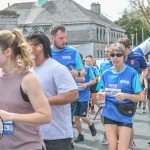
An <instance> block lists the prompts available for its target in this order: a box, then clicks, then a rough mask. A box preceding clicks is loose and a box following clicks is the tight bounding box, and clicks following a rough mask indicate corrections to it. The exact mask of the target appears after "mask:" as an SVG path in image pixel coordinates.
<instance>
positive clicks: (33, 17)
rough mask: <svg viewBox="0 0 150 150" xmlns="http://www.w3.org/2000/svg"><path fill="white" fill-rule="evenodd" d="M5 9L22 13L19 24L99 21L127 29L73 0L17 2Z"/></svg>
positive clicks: (119, 28) (102, 23)
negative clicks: (38, 2)
mask: <svg viewBox="0 0 150 150" xmlns="http://www.w3.org/2000/svg"><path fill="white" fill-rule="evenodd" d="M5 10H11V11H17V14H20V16H19V18H18V25H24V24H26V25H29V24H37V25H39V24H44V25H46V24H53V23H63V24H74V23H97V24H101V25H104V26H107V25H108V26H112V27H113V28H117V29H118V30H121V31H125V30H123V29H122V28H121V27H120V26H117V25H116V24H115V23H114V22H112V21H111V20H109V19H108V18H106V17H104V16H103V15H102V14H97V13H95V12H93V11H92V10H88V9H85V8H84V7H82V6H81V5H79V4H78V3H76V2H74V1H72V0H51V1H47V2H46V3H45V4H44V5H42V6H39V5H38V4H37V2H24V3H15V4H13V5H11V6H9V7H7V8H6V9H5Z"/></svg>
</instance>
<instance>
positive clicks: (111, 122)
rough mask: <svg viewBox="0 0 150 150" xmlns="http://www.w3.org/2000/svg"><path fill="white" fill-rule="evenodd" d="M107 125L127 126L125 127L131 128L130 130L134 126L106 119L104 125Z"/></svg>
mask: <svg viewBox="0 0 150 150" xmlns="http://www.w3.org/2000/svg"><path fill="white" fill-rule="evenodd" d="M105 124H116V125H117V126H125V127H129V128H132V126H133V123H126V122H119V121H114V120H111V119H109V118H106V117H104V125H105Z"/></svg>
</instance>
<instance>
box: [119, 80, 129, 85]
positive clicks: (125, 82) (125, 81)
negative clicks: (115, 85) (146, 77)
mask: <svg viewBox="0 0 150 150" xmlns="http://www.w3.org/2000/svg"><path fill="white" fill-rule="evenodd" d="M120 83H121V84H123V83H124V84H129V81H127V80H120Z"/></svg>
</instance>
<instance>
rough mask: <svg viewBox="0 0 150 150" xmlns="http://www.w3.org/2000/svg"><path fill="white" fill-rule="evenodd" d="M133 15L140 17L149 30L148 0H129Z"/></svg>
mask: <svg viewBox="0 0 150 150" xmlns="http://www.w3.org/2000/svg"><path fill="white" fill-rule="evenodd" d="M129 5H130V6H131V10H132V12H133V13H134V17H136V18H137V19H140V20H141V21H142V22H143V23H144V24H145V26H147V28H148V29H149V30H150V0H129Z"/></svg>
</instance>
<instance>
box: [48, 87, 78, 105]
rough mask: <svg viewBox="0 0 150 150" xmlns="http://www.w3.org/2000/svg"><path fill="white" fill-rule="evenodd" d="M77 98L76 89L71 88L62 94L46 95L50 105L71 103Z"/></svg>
mask: <svg viewBox="0 0 150 150" xmlns="http://www.w3.org/2000/svg"><path fill="white" fill-rule="evenodd" d="M77 98H78V90H72V91H69V92H66V93H63V94H59V95H55V96H50V97H48V101H49V104H50V105H51V106H56V105H65V104H68V103H71V102H73V101H75V100H77Z"/></svg>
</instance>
